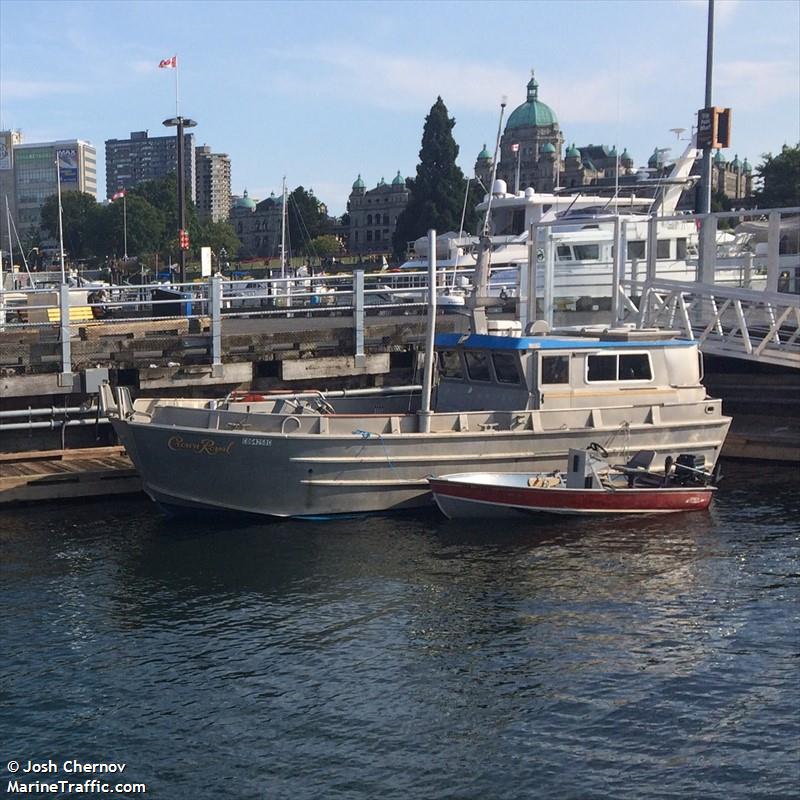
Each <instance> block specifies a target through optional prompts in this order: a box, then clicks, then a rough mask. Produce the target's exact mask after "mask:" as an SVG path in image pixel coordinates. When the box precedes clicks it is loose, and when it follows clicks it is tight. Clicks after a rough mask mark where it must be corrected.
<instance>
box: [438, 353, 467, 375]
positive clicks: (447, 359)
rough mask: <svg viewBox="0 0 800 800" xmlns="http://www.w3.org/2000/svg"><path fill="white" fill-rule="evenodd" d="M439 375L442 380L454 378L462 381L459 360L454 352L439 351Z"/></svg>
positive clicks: (461, 369)
mask: <svg viewBox="0 0 800 800" xmlns="http://www.w3.org/2000/svg"><path fill="white" fill-rule="evenodd" d="M439 374H440V375H441V376H442V377H443V378H456V379H457V380H464V370H463V368H462V367H461V358H460V357H459V355H458V352H457V351H456V350H441V351H439Z"/></svg>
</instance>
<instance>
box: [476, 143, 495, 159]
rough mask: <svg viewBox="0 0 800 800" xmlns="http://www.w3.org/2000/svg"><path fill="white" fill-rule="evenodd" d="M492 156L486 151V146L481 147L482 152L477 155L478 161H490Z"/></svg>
mask: <svg viewBox="0 0 800 800" xmlns="http://www.w3.org/2000/svg"><path fill="white" fill-rule="evenodd" d="M491 160H492V154H491V153H490V152H489V151H488V150H487V149H486V144H484V145H483V150H481V151H480V153H478V161H491Z"/></svg>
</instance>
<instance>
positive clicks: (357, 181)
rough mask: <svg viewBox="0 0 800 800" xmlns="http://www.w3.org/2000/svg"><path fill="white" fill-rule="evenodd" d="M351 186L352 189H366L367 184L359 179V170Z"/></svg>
mask: <svg viewBox="0 0 800 800" xmlns="http://www.w3.org/2000/svg"><path fill="white" fill-rule="evenodd" d="M353 188H354V189H366V188H367V185H366V184H365V183H364V181H363V180H361V173H360V172H359V173H358V177H357V178H356V179H355V181H354V182H353Z"/></svg>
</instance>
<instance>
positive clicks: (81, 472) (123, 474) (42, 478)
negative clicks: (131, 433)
mask: <svg viewBox="0 0 800 800" xmlns="http://www.w3.org/2000/svg"><path fill="white" fill-rule="evenodd" d="M141 491H142V485H141V481H140V480H139V476H138V474H137V472H136V470H135V469H134V467H133V464H131V461H130V459H129V458H128V456H127V455H125V448H124V447H120V446H115V447H88V448H81V449H77V450H41V451H30V452H21V453H0V505H5V504H9V503H25V502H32V501H38V500H64V499H72V498H77V497H106V496H108V495H115V494H134V493H136V492H141Z"/></svg>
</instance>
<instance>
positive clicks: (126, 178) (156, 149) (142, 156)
mask: <svg viewBox="0 0 800 800" xmlns="http://www.w3.org/2000/svg"><path fill="white" fill-rule="evenodd" d="M183 142H184V148H183V153H184V181H185V183H186V192H187V197H190V198H191V199H192V200H194V199H195V160H194V134H193V133H185V134H184V136H183ZM177 169H178V142H177V137H176V136H175V134H168V135H166V136H150V135H149V132H148V131H134V132H132V133H131V137H130V139H108V140H107V141H106V196H107V197H111V196H112V195H113V194H114V192H116V191H117V190H118V189H132V188H133V187H135V186H138V185H139V184H141V183H144V182H145V181H152V180H158V179H159V178H165V177H166V176H167V175H169V174H170V173H172V172H176V171H177Z"/></svg>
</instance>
